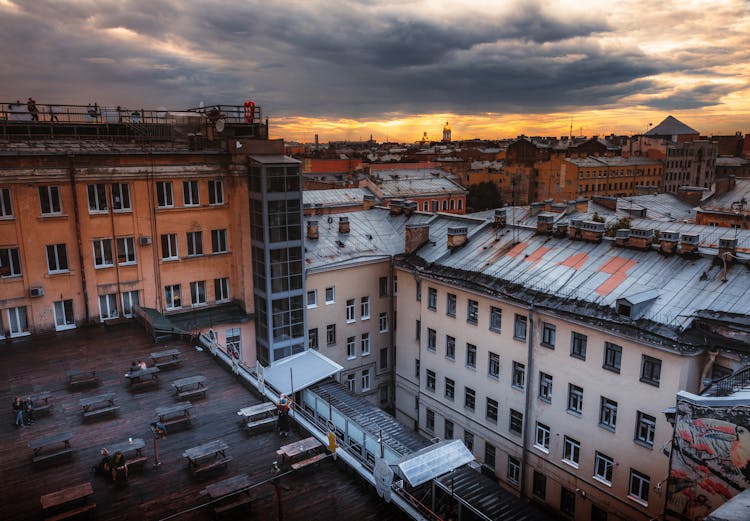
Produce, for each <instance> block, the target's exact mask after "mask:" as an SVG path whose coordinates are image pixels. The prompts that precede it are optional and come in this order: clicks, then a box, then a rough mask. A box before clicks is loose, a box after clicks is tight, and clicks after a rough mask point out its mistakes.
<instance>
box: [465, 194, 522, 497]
mask: <svg viewBox="0 0 750 521" xmlns="http://www.w3.org/2000/svg"><path fill="white" fill-rule="evenodd" d="M452 202H453V201H451V203H452ZM520 476H521V462H520V461H519V460H518V459H516V458H514V457H513V456H508V472H507V474H506V477H507V478H508V481H510V482H511V483H513V484H514V485H518V483H519V481H518V478H519V477H520Z"/></svg>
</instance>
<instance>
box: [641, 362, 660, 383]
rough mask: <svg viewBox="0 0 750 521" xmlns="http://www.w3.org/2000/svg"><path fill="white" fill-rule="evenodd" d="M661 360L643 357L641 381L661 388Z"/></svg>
mask: <svg viewBox="0 0 750 521" xmlns="http://www.w3.org/2000/svg"><path fill="white" fill-rule="evenodd" d="M661 366H662V363H661V359H659V358H654V357H653V356H648V355H641V377H640V381H641V382H643V383H645V384H648V385H653V386H654V387H659V385H660V384H661Z"/></svg>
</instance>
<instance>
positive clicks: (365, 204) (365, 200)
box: [362, 194, 375, 210]
mask: <svg viewBox="0 0 750 521" xmlns="http://www.w3.org/2000/svg"><path fill="white" fill-rule="evenodd" d="M374 206H375V196H374V195H370V194H365V195H363V196H362V209H363V210H369V209H370V208H372V207H374Z"/></svg>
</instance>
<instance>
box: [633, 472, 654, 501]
mask: <svg viewBox="0 0 750 521" xmlns="http://www.w3.org/2000/svg"><path fill="white" fill-rule="evenodd" d="M636 482H637V484H638V490H637V491H635V492H634V487H633V485H634V484H635V483H636ZM650 487H651V476H649V475H648V474H644V473H642V472H638V471H637V470H635V469H634V468H632V467H631V468H630V478H629V479H628V497H629V498H630V499H633V500H635V501H636V502H638V503H641V504H643V505H644V506H648V492H649V488H650Z"/></svg>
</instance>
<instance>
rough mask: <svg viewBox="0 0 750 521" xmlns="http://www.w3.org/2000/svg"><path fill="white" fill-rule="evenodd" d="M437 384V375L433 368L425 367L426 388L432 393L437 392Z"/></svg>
mask: <svg viewBox="0 0 750 521" xmlns="http://www.w3.org/2000/svg"><path fill="white" fill-rule="evenodd" d="M436 384H437V375H436V374H435V371H433V370H432V369H425V383H424V388H425V389H426V390H427V391H430V392H431V393H434V392H435V386H436Z"/></svg>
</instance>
